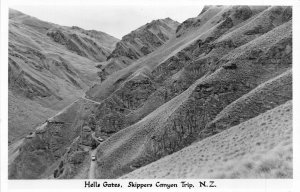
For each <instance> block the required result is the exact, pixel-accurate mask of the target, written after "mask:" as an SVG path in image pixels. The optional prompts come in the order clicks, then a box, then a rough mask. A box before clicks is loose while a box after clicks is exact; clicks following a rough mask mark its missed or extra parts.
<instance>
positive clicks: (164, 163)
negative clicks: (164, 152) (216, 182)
mask: <svg viewBox="0 0 300 192" xmlns="http://www.w3.org/2000/svg"><path fill="white" fill-rule="evenodd" d="M292 124H293V123H292V101H288V102H286V103H285V104H282V105H280V106H278V107H276V108H274V109H272V110H269V111H267V112H265V113H263V114H261V115H259V116H257V117H255V118H253V119H250V120H248V121H246V122H243V123H241V124H239V125H237V126H234V127H232V128H230V129H228V130H226V131H223V132H221V133H219V134H217V135H214V136H212V137H209V138H206V139H204V140H202V141H200V142H197V143H194V144H192V145H191V146H189V147H186V148H184V149H182V150H180V151H178V152H176V153H174V154H172V155H169V156H167V157H165V158H163V159H160V160H158V161H156V162H154V163H151V164H149V165H147V166H145V167H142V168H140V169H138V170H136V171H133V172H132V173H129V174H127V175H125V176H123V177H121V178H123V179H128V178H131V179H132V178H135V179H141V178H143V179H145V178H148V179H155V178H178V179H179V178H292V177H293V168H292V167H293V166H292V165H293V156H292V154H293V147H292V143H293V142H292V137H293V131H292Z"/></svg>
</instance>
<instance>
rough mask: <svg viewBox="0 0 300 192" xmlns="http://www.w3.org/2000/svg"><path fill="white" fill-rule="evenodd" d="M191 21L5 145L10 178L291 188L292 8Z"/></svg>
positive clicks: (207, 12) (243, 9)
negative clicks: (273, 183)
mask: <svg viewBox="0 0 300 192" xmlns="http://www.w3.org/2000/svg"><path fill="white" fill-rule="evenodd" d="M199 13H200V14H199V15H198V16H196V17H195V18H190V19H187V20H186V21H184V22H183V23H181V24H179V25H178V27H177V28H176V29H175V31H174V33H173V35H171V36H169V37H168V40H167V41H165V42H164V43H163V44H162V45H161V46H158V47H156V48H155V49H154V48H153V50H152V51H151V52H150V53H148V54H141V55H140V56H137V55H138V54H137V53H140V51H141V49H140V47H139V48H137V47H135V48H137V49H132V48H131V49H132V52H133V53H132V58H134V59H131V60H130V64H128V66H127V65H126V66H122V67H120V68H118V70H115V71H114V72H113V73H111V74H109V75H108V76H107V77H106V79H105V80H104V81H103V79H102V81H101V82H100V80H98V83H97V84H96V85H94V86H92V87H90V88H89V89H88V90H87V92H86V95H85V97H84V98H81V99H78V100H77V101H76V102H74V103H72V104H70V105H69V106H68V107H66V108H64V109H63V110H61V111H60V112H59V113H58V114H56V115H55V116H53V117H52V118H50V119H48V122H45V123H43V124H41V125H40V126H38V127H37V128H36V131H35V132H34V133H33V134H32V135H29V136H27V138H25V139H23V140H21V141H19V142H18V143H14V145H12V146H11V147H10V157H11V158H10V167H9V177H10V178H12V179H21V178H34V179H36V178H59V179H69V178H90V179H93V178H97V179H100V178H119V177H120V178H200V177H201V178H203V177H206V178H292V175H293V174H292V171H293V168H292V167H293V166H292V161H293V156H292V150H293V148H292V99H293V98H292V51H293V48H292V47H293V46H292V8H291V7H284V6H205V7H204V9H203V10H202V11H201V10H199ZM176 25H177V24H176ZM146 26H147V25H146ZM142 28H143V27H142ZM174 28H175V27H174ZM143 29H144V28H143ZM139 30H140V29H138V30H137V31H139ZM142 37H147V35H145V34H143V35H142ZM124 39H126V38H122V40H121V41H120V42H119V43H118V44H117V45H116V48H115V49H114V51H113V52H112V54H111V56H109V60H108V62H109V61H111V60H112V59H113V58H114V59H120V58H121V56H122V58H124V57H125V56H126V54H127V53H129V52H128V50H131V49H125V50H126V51H124V52H123V51H120V52H119V51H116V50H118V49H119V48H118V46H120V45H122V44H124ZM129 39H131V40H132V39H134V38H129ZM136 42H139V41H138V40H137V41H136ZM151 42H153V41H152V40H151ZM132 44H133V43H132ZM128 47H129V45H127V46H126V47H125V48H128ZM117 53H118V54H117ZM121 53H122V54H123V53H124V54H123V55H122V54H121ZM133 55H136V57H134V56H133ZM127 56H128V55H127ZM127 56H126V57H127ZM102 64H103V63H101V65H102ZM107 66H108V65H107ZM98 67H100V68H101V69H104V68H103V67H104V65H103V66H98ZM78 76H80V75H78ZM82 81H83V80H82ZM34 93H36V91H35V92H34ZM98 137H100V138H102V139H103V140H104V141H99V139H97V138H98ZM92 156H95V158H96V161H91V158H92ZM93 158H94V157H93ZM31 162H34V163H31Z"/></svg>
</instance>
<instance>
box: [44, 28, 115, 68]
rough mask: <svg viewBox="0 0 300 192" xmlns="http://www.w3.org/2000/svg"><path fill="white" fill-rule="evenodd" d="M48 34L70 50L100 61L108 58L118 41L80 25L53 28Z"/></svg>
mask: <svg viewBox="0 0 300 192" xmlns="http://www.w3.org/2000/svg"><path fill="white" fill-rule="evenodd" d="M47 36H49V37H51V38H52V39H53V41H55V42H57V43H59V44H61V45H64V46H65V47H66V48H67V49H68V50H70V51H72V52H75V53H76V54H78V55H80V56H83V57H87V58H89V59H92V60H94V61H99V62H101V61H105V60H106V59H107V57H108V56H109V55H110V53H111V51H112V49H113V48H114V45H115V44H116V42H117V41H118V40H117V39H116V38H114V37H112V36H109V35H107V34H105V33H102V32H98V31H86V30H84V29H81V28H79V27H71V28H67V27H61V28H52V29H51V30H49V31H48V32H47ZM108 43H110V44H108Z"/></svg>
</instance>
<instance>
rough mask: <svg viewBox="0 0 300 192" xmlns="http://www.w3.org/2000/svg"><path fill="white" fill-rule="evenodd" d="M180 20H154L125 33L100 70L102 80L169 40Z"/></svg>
mask: <svg viewBox="0 0 300 192" xmlns="http://www.w3.org/2000/svg"><path fill="white" fill-rule="evenodd" d="M178 25H179V23H178V22H176V21H173V20H172V19H170V18H166V19H159V20H154V21H152V22H150V23H147V24H146V25H143V26H141V27H140V28H138V29H136V30H134V31H132V32H131V33H129V34H127V35H125V36H124V37H123V38H122V40H121V41H120V42H118V43H117V45H116V48H115V49H114V50H113V51H112V53H111V54H110V55H109V56H108V58H107V60H108V62H107V63H106V64H105V66H104V67H103V68H102V71H101V72H99V76H100V77H101V79H102V80H104V79H105V78H106V76H107V75H109V74H112V73H113V72H115V71H117V70H120V69H122V68H124V67H127V66H128V65H130V64H131V63H132V62H133V61H135V60H137V59H139V58H141V57H143V56H145V55H148V54H149V53H151V52H153V51H154V50H156V49H157V48H158V47H160V46H161V45H163V44H164V43H165V42H167V41H168V40H169V39H170V38H171V37H173V35H174V33H175V29H176V28H177V26H178Z"/></svg>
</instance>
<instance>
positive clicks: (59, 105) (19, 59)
mask: <svg viewBox="0 0 300 192" xmlns="http://www.w3.org/2000/svg"><path fill="white" fill-rule="evenodd" d="M74 38H75V39H77V40H78V41H79V40H80V42H77V41H75V40H74ZM116 42H117V39H116V38H113V37H111V36H109V35H107V34H104V33H102V32H97V31H85V30H83V29H80V28H78V27H63V26H59V25H56V24H52V23H48V22H44V21H41V20H38V19H36V18H34V17H30V16H28V15H25V14H23V13H21V12H18V11H16V10H10V15H9V71H8V74H9V75H8V76H9V141H12V140H14V139H15V138H18V137H20V136H24V134H25V133H28V132H29V131H30V130H33V128H34V127H35V126H37V124H38V123H41V122H43V121H44V120H46V119H47V118H49V117H50V116H52V115H54V114H55V113H57V112H58V111H59V110H61V109H63V108H64V107H66V106H67V105H69V104H70V103H72V102H73V101H74V100H76V99H77V98H80V97H81V96H82V95H83V94H84V92H85V91H86V90H87V89H88V88H89V87H90V86H91V85H93V84H94V83H95V82H96V81H99V77H98V76H97V73H96V71H97V68H96V66H97V63H98V62H99V61H103V60H106V58H107V56H108V55H109V54H110V53H111V51H112V49H113V48H114V46H115V44H116ZM81 53H84V54H81Z"/></svg>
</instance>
